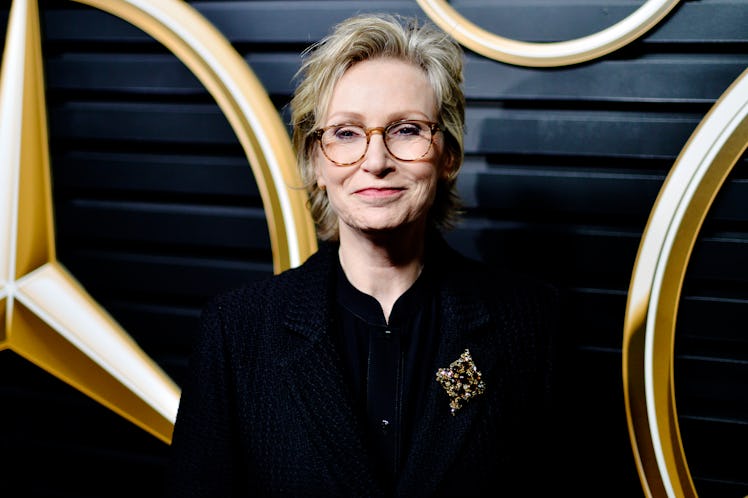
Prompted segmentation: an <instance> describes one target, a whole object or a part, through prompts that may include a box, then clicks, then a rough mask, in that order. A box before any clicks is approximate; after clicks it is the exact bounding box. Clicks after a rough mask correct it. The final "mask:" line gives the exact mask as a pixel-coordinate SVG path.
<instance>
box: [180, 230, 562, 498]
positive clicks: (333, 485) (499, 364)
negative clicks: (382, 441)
mask: <svg viewBox="0 0 748 498" xmlns="http://www.w3.org/2000/svg"><path fill="white" fill-rule="evenodd" d="M432 246H433V247H430V248H429V249H430V250H433V251H435V258H434V261H435V262H436V264H437V265H438V266H437V268H438V270H437V271H438V272H439V273H440V275H441V279H440V283H439V289H438V295H439V306H440V324H441V327H442V335H441V337H442V339H441V343H440V345H439V347H438V349H437V354H436V360H435V363H434V364H433V365H431V367H432V370H433V371H434V373H435V374H436V371H437V369H439V368H441V367H447V366H449V364H450V363H451V362H453V361H454V360H456V359H458V358H459V356H460V354H461V353H462V352H463V351H464V350H465V349H466V348H468V349H469V350H470V352H471V354H472V357H473V360H474V363H475V364H476V366H477V367H478V369H479V370H480V371H481V372H482V374H483V379H484V380H485V382H486V389H485V392H484V393H483V394H482V395H480V396H478V397H476V398H474V399H472V400H470V401H469V402H467V403H466V404H465V405H464V406H463V407H462V409H460V410H459V411H457V412H456V414H455V415H452V414H451V413H450V408H449V397H448V396H447V394H446V393H445V391H444V389H443V388H442V386H441V385H440V384H438V383H437V382H436V379H434V381H433V382H431V383H429V384H428V385H427V386H424V387H423V388H424V389H427V391H428V392H427V398H426V406H425V415H424V416H423V418H422V420H417V421H415V424H414V430H413V440H412V441H411V444H410V451H409V454H408V456H407V457H406V458H405V463H404V470H403V472H402V473H401V475H400V476H399V480H398V482H397V486H396V489H395V491H394V493H392V492H391V491H390V492H389V493H388V494H390V495H394V496H403V497H418V496H457V495H459V496H478V495H484V494H485V495H486V496H497V495H502V491H506V492H508V493H509V494H507V496H517V495H515V494H513V493H514V492H519V491H518V489H519V488H522V489H523V491H521V496H533V495H536V493H535V492H534V491H532V489H533V488H534V486H535V485H536V484H538V483H543V482H546V481H547V476H548V473H549V471H550V468H549V467H548V466H549V465H550V463H549V462H547V459H546V457H547V455H548V451H547V450H546V448H545V446H546V445H547V441H548V439H547V436H546V434H545V432H544V431H545V430H546V428H547V427H548V424H546V422H547V420H545V419H546V418H549V417H550V415H549V412H548V402H549V394H550V386H549V379H550V354H549V351H550V350H551V349H550V345H551V336H552V332H553V327H554V323H555V314H556V310H555V308H556V304H555V303H556V298H555V292H554V291H553V290H552V289H551V288H550V287H548V286H545V285H541V284H537V283H534V282H531V281H529V280H523V279H518V278H516V277H510V276H509V275H506V274H497V273H493V272H491V271H489V270H488V268H486V267H485V266H483V265H481V264H478V263H475V262H472V261H469V260H467V259H465V258H463V257H462V256H460V255H459V254H457V253H456V252H454V251H452V250H451V249H450V248H448V247H447V245H446V244H445V243H444V242H443V241H442V240H441V239H439V240H438V241H437V242H435V243H434V244H432ZM336 257H337V246H336V245H334V244H322V246H321V247H320V250H319V251H318V252H317V253H316V254H314V255H313V256H311V257H310V258H309V260H308V261H307V262H306V263H304V264H303V265H302V266H300V267H299V268H296V269H292V270H289V271H286V272H284V273H282V274H281V275H278V276H275V277H272V278H270V279H267V280H264V281H261V282H257V283H252V284H250V285H248V286H245V287H243V288H241V289H238V290H235V291H232V292H229V293H227V294H224V295H221V296H219V297H217V298H216V299H214V300H213V301H212V302H211V303H210V305H209V306H208V307H207V308H206V310H205V311H204V313H203V316H202V332H201V335H200V338H199V340H198V343H197V345H196V348H195V351H194V353H193V357H192V360H191V366H190V374H189V378H188V379H187V381H186V384H185V385H184V386H183V392H182V398H181V402H180V406H179V413H178V416H177V422H176V426H175V431H174V437H173V443H172V448H171V451H172V462H171V464H172V465H171V469H170V471H171V473H170V479H169V493H170V496H173V497H175V498H176V497H179V498H187V497H205V498H219V497H224V496H226V497H228V496H327V497H332V496H342V497H359V496H386V495H385V493H384V491H383V490H382V487H381V484H380V483H379V482H378V478H377V476H376V475H375V474H374V472H373V471H372V467H373V466H372V465H371V462H370V459H371V456H370V454H369V453H368V450H367V448H366V447H365V444H364V441H365V438H364V435H363V427H362V424H361V423H360V421H359V420H358V419H357V416H356V415H355V414H354V409H353V403H352V399H351V396H350V394H349V392H348V389H349V388H348V387H347V386H348V384H347V383H346V380H345V379H344V377H343V375H344V374H343V367H342V362H341V360H340V358H339V357H338V353H337V351H336V350H335V347H334V345H333V344H334V340H333V338H332V337H331V333H330V332H329V331H330V328H331V320H332V318H331V316H332V310H333V307H334V304H335V303H334V301H335V299H334V295H333V283H334V281H335V269H336V262H335V258H336ZM538 493H539V492H538Z"/></svg>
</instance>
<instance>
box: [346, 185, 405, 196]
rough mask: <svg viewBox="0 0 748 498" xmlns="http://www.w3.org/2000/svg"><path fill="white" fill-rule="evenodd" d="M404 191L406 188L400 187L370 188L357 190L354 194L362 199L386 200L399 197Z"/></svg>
mask: <svg viewBox="0 0 748 498" xmlns="http://www.w3.org/2000/svg"><path fill="white" fill-rule="evenodd" d="M404 190H405V189H404V188H399V187H368V188H362V189H359V190H356V191H355V192H354V194H355V195H358V196H361V197H369V198H386V197H392V196H394V195H398V194H400V193H401V192H403V191H404Z"/></svg>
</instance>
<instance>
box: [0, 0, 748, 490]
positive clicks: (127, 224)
mask: <svg viewBox="0 0 748 498" xmlns="http://www.w3.org/2000/svg"><path fill="white" fill-rule="evenodd" d="M191 3H192V4H193V5H194V6H195V7H196V8H197V9H198V10H199V11H201V12H202V13H203V14H204V15H205V16H207V17H208V19H210V20H211V21H212V22H214V23H215V25H216V26H217V27H218V28H219V29H220V30H221V31H222V32H223V33H224V34H225V35H226V36H227V37H228V38H229V39H230V40H231V42H232V43H233V44H234V46H235V47H236V49H237V50H238V51H239V52H240V53H241V54H243V55H244V56H245V58H246V60H247V62H248V63H249V64H250V65H251V67H252V68H253V69H254V71H255V72H256V74H257V75H258V76H259V78H260V79H261V81H262V82H263V84H264V85H265V87H266V88H267V91H268V92H269V94H270V95H271V97H272V99H273V101H274V102H275V103H276V105H277V107H278V109H279V110H280V111H281V112H282V113H283V116H284V119H285V120H286V121H288V119H287V118H288V112H287V109H286V108H285V106H286V104H287V102H288V100H289V95H290V93H291V91H292V83H291V77H292V75H293V73H294V72H295V70H296V68H297V67H298V65H299V53H300V51H301V50H302V49H303V48H304V47H306V46H307V45H308V44H309V43H310V42H312V41H314V40H317V39H318V38H319V37H320V36H321V35H323V34H324V33H326V32H327V31H328V29H329V28H330V26H331V25H332V24H333V23H334V22H335V21H337V20H340V19H342V18H344V17H347V16H349V15H351V14H354V13H356V12H361V11H388V12H396V13H403V14H420V10H419V8H418V7H417V5H416V3H415V2H414V1H372V2H362V1H351V0H349V1H314V2H313V1H223V2H217V1H200V2H191ZM641 3H642V0H584V1H583V0H555V1H550V2H541V1H535V0H500V1H499V0H494V1H460V2H454V5H455V6H456V7H457V8H458V9H459V10H460V11H461V12H462V13H464V14H465V15H466V16H467V17H469V18H471V19H474V20H477V21H478V22H479V23H480V25H481V26H483V27H485V28H487V29H489V30H491V31H494V32H496V33H498V34H502V35H504V36H508V37H514V38H518V39H522V40H528V41H554V40H561V39H569V38H574V37H578V36H581V35H585V34H589V33H592V32H595V31H597V30H599V29H601V28H603V27H605V26H608V25H610V24H612V23H613V22H615V21H617V20H619V19H622V18H623V17H625V16H626V15H627V14H628V13H630V12H632V11H633V10H634V9H635V8H636V7H637V6H638V5H641ZM9 5H10V1H9V0H2V1H0V34H4V31H5V26H6V21H7V12H8V9H9ZM41 8H42V23H43V26H42V33H43V38H44V47H43V50H44V54H45V62H46V68H45V70H46V72H47V99H48V111H49V122H50V142H51V143H50V145H51V152H52V176H53V182H54V202H55V216H56V227H57V241H58V249H59V256H60V259H61V260H62V262H63V263H64V264H65V265H66V266H67V267H68V268H69V269H70V270H71V271H72V272H73V273H74V274H75V275H76V276H77V277H78V279H79V280H80V281H81V282H82V283H83V284H84V286H85V287H86V288H87V289H88V290H89V291H90V292H91V294H92V295H93V296H94V297H95V298H96V299H97V300H99V302H100V303H102V304H103V305H104V306H105V307H106V309H108V310H109V311H110V312H111V313H112V314H113V315H114V317H115V318H117V319H118V320H119V321H120V322H121V324H122V325H124V327H125V328H126V329H127V330H128V331H129V332H130V333H131V334H132V335H133V337H134V338H135V339H136V340H137V341H138V342H139V343H140V344H141V345H142V347H143V348H144V349H145V350H146V351H147V352H148V353H149V354H150V355H151V356H152V357H153V358H154V359H155V360H156V361H157V362H158V363H159V364H160V365H161V366H162V367H163V368H164V369H165V370H166V371H167V372H168V373H169V374H170V375H172V376H173V378H174V379H175V380H176V381H179V380H180V379H181V378H182V377H183V375H184V372H185V367H186V361H187V355H188V353H189V349H190V345H191V342H192V340H193V337H194V332H195V326H196V320H197V317H198V313H199V309H200V307H201V305H202V304H203V303H204V301H205V300H206V298H207V297H208V296H210V295H211V294H213V293H215V292H217V291H219V290H221V289H223V288H226V287H229V286H233V285H236V284H239V283H240V282H243V281H246V280H251V279H256V278H259V277H263V276H266V275H269V274H270V273H271V272H272V265H271V253H270V247H269V238H268V235H267V228H266V224H265V220H264V215H263V211H262V203H261V201H260V198H259V195H258V192H257V188H256V185H255V183H254V180H253V178H252V174H251V171H250V168H249V166H248V165H247V162H246V159H245V158H244V157H243V154H242V150H241V148H240V146H239V145H238V142H237V141H236V139H235V137H234V135H233V133H232V131H231V129H230V127H229V126H228V123H227V122H226V120H225V118H224V117H223V116H222V114H221V112H220V110H219V109H218V107H217V106H216V105H215V103H214V102H213V100H212V98H211V97H210V95H209V94H208V93H207V92H206V91H205V90H204V89H203V88H202V87H201V85H200V84H199V83H198V81H197V80H196V78H195V77H194V76H192V75H191V74H190V73H189V71H187V70H186V69H185V67H184V66H183V65H182V64H181V62H179V61H178V60H177V59H176V58H175V57H174V56H173V55H171V54H170V53H168V51H166V50H165V49H164V48H163V47H161V46H159V45H158V44H157V43H155V42H154V40H152V39H151V38H150V37H148V36H147V35H145V34H143V33H142V32H141V31H139V30H138V29H136V28H134V27H132V26H129V25H128V24H126V23H125V22H123V21H121V20H119V19H117V18H115V17H113V16H111V15H108V14H105V13H102V12H98V11H96V10H94V9H91V8H89V7H84V6H80V5H78V4H76V3H74V2H69V1H63V0H48V1H43V2H42V5H41ZM747 54H748V2H746V1H745V0H700V1H684V2H682V3H681V4H680V5H679V6H678V7H677V8H676V10H675V11H674V13H672V14H671V15H670V16H669V17H668V18H667V19H666V20H665V21H664V22H663V23H662V24H661V25H660V26H659V27H658V28H657V29H655V30H654V31H652V32H651V33H650V34H648V35H647V36H646V37H644V38H643V39H642V40H639V41H637V42H635V43H634V44H632V45H630V46H628V47H626V48H625V49H623V50H621V51H619V52H617V53H615V54H612V55H610V56H607V57H605V58H603V59H602V60H598V61H595V62H592V63H587V64H582V65H578V66H573V67H567V68H561V69H525V68H520V67H513V66H509V65H505V64H501V63H498V62H494V61H491V60H487V59H485V58H483V57H481V56H478V55H475V54H473V53H468V54H467V66H466V86H465V89H466V94H467V98H468V109H467V123H468V129H467V136H466V149H467V157H466V161H465V166H464V168H463V171H462V173H461V176H460V180H459V186H460V192H461V193H462V195H463V197H464V200H465V201H466V204H467V206H468V211H467V215H466V217H465V220H464V222H463V223H462V224H461V225H460V227H459V228H458V229H457V230H456V231H454V232H453V233H451V234H450V235H449V237H448V238H449V240H450V242H452V243H453V245H455V246H456V247H457V248H458V249H460V250H462V251H464V252H465V253H467V254H469V255H472V256H475V257H478V258H481V259H483V260H485V261H487V262H489V263H491V264H496V265H510V266H512V267H515V268H518V269H522V270H524V271H526V272H529V273H533V274H537V275H541V276H543V277H545V278H546V279H549V280H551V281H553V282H555V283H556V284H558V285H559V286H560V287H561V288H562V289H563V291H564V293H565V294H566V295H567V297H568V305H567V307H566V316H567V321H566V325H565V327H564V330H563V332H562V335H561V347H562V349H563V351H564V354H565V356H564V357H565V361H564V363H563V364H562V366H564V367H566V368H565V370H564V373H565V375H564V377H563V379H564V387H565V389H566V395H567V398H566V399H567V404H566V406H567V409H566V411H565V413H566V417H565V419H564V423H565V424H566V426H567V427H568V430H567V433H568V435H570V437H571V439H573V444H570V445H569V447H568V453H569V456H568V459H567V463H568V464H569V472H570V474H569V475H570V481H571V482H573V484H574V486H575V488H574V489H571V490H570V491H571V494H572V495H573V494H574V492H576V493H577V494H578V495H587V496H601V497H602V496H606V497H607V496H634V497H635V496H641V495H642V492H641V488H640V486H639V482H638V477H637V474H636V470H635V467H634V461H633V457H632V454H631V450H630V446H629V440H628V433H627V429H626V422H625V412H624V404H623V394H622V381H621V340H622V329H623V318H624V311H625V299H626V292H627V288H628V284H629V279H630V276H631V270H632V267H633V264H634V258H635V255H636V251H637V248H638V244H639V240H640V237H641V234H642V231H643V229H644V226H645V223H646V220H647V216H648V214H649V212H650V210H651V208H652V205H653V203H654V200H655V197H656V195H657V192H658V190H659V188H660V186H661V184H662V181H663V179H664V177H665V175H666V174H667V172H668V170H669V168H670V167H671V166H672V164H673V162H674V160H675V158H676V156H677V154H678V152H679V151H680V150H681V149H682V147H683V146H684V144H685V142H686V140H687V138H688V137H689V135H690V134H691V133H692V131H693V130H694V128H695V127H696V125H697V124H698V122H699V121H700V120H701V119H702V117H703V116H704V115H705V113H706V112H707V110H708V109H709V108H710V106H711V105H712V104H713V103H714V102H715V100H716V99H717V98H718V97H719V95H720V94H721V93H722V92H723V91H724V90H725V89H726V88H727V86H728V85H729V84H730V83H731V82H732V81H733V80H734V79H735V78H736V77H737V76H738V75H739V74H740V73H741V72H742V71H743V70H744V69H745V68H746V67H747V66H748V55H747ZM747 222H748V172H747V171H746V160H745V158H743V159H742V160H741V162H740V163H739V164H738V166H736V168H735V171H734V172H733V173H732V175H731V176H730V178H729V181H728V183H727V185H726V187H725V188H724V189H723V191H722V192H721V193H720V195H719V198H718V199H717V201H716V203H715V205H714V207H713V209H712V211H711V212H710V214H709V217H708V220H707V222H706V225H705V227H704V229H703V231H702V233H701V236H700V238H699V241H698V242H697V246H696V249H695V252H694V254H693V257H692V260H691V264H690V266H689V269H688V273H687V279H686V285H685V288H684V297H683V300H682V303H681V311H680V316H679V319H678V327H677V341H676V353H677V358H676V395H677V404H678V410H679V415H680V424H681V429H682V433H683V440H684V444H685V448H686V455H687V458H688V461H689V464H690V468H691V471H692V474H693V476H694V478H695V481H696V487H697V490H698V491H699V494H700V496H702V497H723V496H724V497H742V496H744V495H746V494H748V452H746V448H748V389H747V387H748V335H747V334H746V330H745V323H746V321H747V319H748V289H747V288H746V283H748V264H746V263H748V225H747ZM0 424H1V425H0V431H1V432H0V455H1V456H0V458H2V460H1V461H0V485H2V486H3V490H2V492H0V493H1V494H2V496H19V497H76V498H82V497H111V496H139V497H147V496H153V497H157V496H161V483H162V480H163V475H164V468H165V464H166V459H167V455H168V447H167V446H166V445H164V444H162V443H161V442H159V441H158V440H156V439H155V438H153V437H152V436H150V435H148V434H146V433H145V432H143V431H141V430H140V429H137V428H136V427H134V426H132V425H131V424H130V423H129V422H127V421H125V420H124V419H121V418H120V417H118V416H117V415H114V414H113V413H111V412H109V411H108V410H107V409H105V408H103V407H101V406H99V405H97V404H96V403H94V402H93V401H91V400H89V399H88V398H86V397H85V396H84V395H82V394H80V393H78V392H77V391H75V390H73V389H72V388H70V387H68V386H67V385H65V384H63V383H62V382H61V381H58V380H56V379H54V378H52V377H50V376H49V375H47V374H46V373H44V372H42V371H40V370H38V369H37V368H35V367H34V366H32V365H30V364H29V363H27V362H26V361H25V360H22V359H21V358H19V357H18V356H16V355H15V354H14V353H12V352H9V351H6V352H3V353H1V354H0ZM539 478H542V474H541V475H540V476H539ZM14 485H17V486H21V487H22V488H23V491H18V492H13V491H9V490H12V489H13V487H12V486H14Z"/></svg>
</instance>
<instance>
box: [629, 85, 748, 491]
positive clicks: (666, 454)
mask: <svg viewBox="0 0 748 498" xmlns="http://www.w3.org/2000/svg"><path fill="white" fill-rule="evenodd" d="M747 146H748V70H746V71H745V72H744V73H743V74H742V75H741V76H740V77H738V79H736V80H735V81H734V82H733V83H732V85H730V87H729V88H728V89H727V90H726V91H725V92H724V93H723V94H722V96H721V97H720V98H719V100H718V101H717V103H716V104H715V105H714V106H713V107H712V109H711V110H710V111H709V113H707V115H706V116H705V117H704V119H703V120H702V121H701V123H700V124H699V126H698V127H697V128H696V130H695V131H694V132H693V134H692V135H691V137H690V138H689V140H688V142H687V143H686V146H685V147H684V148H683V150H682V151H681V153H680V155H679V156H678V158H677V160H676V162H675V164H674V166H673V168H672V169H671V171H670V173H669V175H668V177H667V179H666V180H665V183H664V184H663V186H662V188H661V190H660V193H659V196H658V197H657V201H656V203H655V206H654V209H653V210H652V212H651V214H650V217H649V220H648V222H647V226H646V228H645V230H644V234H643V236H642V240H641V243H640V245H639V252H638V254H637V258H636V263H635V265H634V269H633V272H632V278H631V283H630V286H629V293H628V302H627V303H626V316H625V319H624V339H623V383H624V395H625V401H626V417H627V421H628V427H629V435H630V438H631V444H632V448H633V450H634V456H635V460H636V464H637V467H638V471H639V476H640V478H641V481H642V487H643V488H644V491H645V493H646V494H647V496H650V497H651V496H657V497H660V496H667V497H670V498H676V497H678V498H680V497H695V496H697V494H696V490H695V488H694V484H693V480H692V479H691V474H690V472H689V469H688V465H687V463H686V457H685V454H684V451H683V443H682V440H681V436H680V430H679V428H678V415H677V410H676V406H675V392H674V379H673V359H674V358H673V352H674V344H675V321H676V317H677V313H678V303H679V301H680V295H681V290H682V287H683V280H684V276H685V273H686V267H687V266H688V260H689V258H690V256H691V252H692V250H693V247H694V244H695V242H696V238H697V237H698V234H699V231H700V229H701V226H702V224H703V222H704V219H705V218H706V215H707V212H708V211H709V208H710V206H711V205H712V202H713V200H714V198H715V196H716V195H717V192H718V191H719V189H720V188H721V187H722V184H723V183H724V181H725V179H726V178H727V175H728V174H729V173H730V171H731V170H732V168H733V167H734V165H735V164H736V163H737V161H738V159H740V157H741V156H742V154H743V153H744V152H745V150H746V147H747Z"/></svg>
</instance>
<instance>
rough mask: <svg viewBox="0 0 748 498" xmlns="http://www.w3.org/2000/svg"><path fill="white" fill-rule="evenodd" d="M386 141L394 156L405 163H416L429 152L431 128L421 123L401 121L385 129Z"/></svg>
mask: <svg viewBox="0 0 748 498" xmlns="http://www.w3.org/2000/svg"><path fill="white" fill-rule="evenodd" d="M384 140H385V143H386V144H387V149H389V151H390V153H391V154H392V155H393V156H395V157H396V158H398V159H402V160H403V161H414V160H416V159H420V158H422V157H423V156H425V155H426V153H427V152H428V151H429V148H430V147H431V127H430V126H429V124H428V123H422V122H420V121H399V122H397V123H393V124H391V125H389V126H388V127H387V128H386V129H385V133H384Z"/></svg>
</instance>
